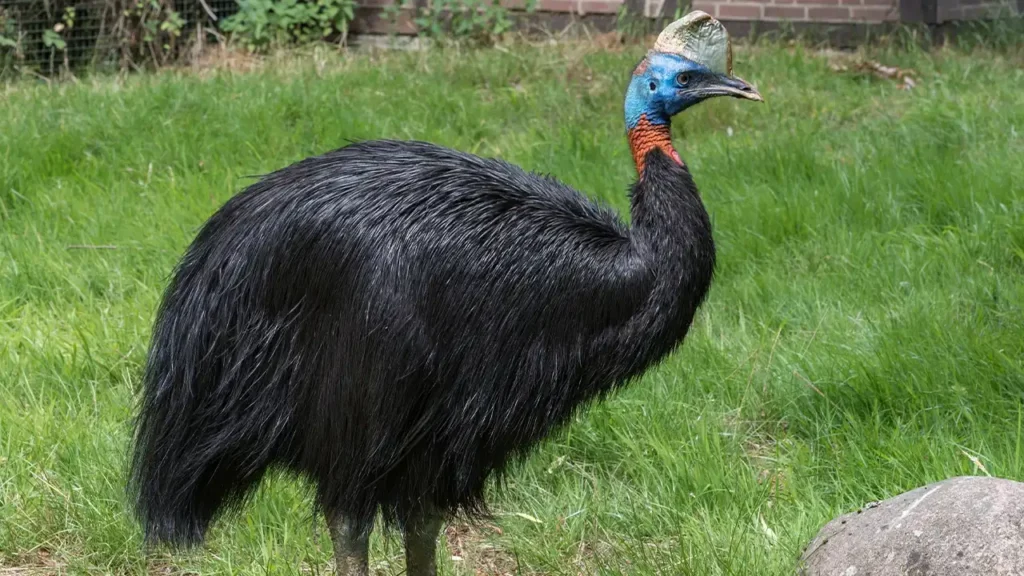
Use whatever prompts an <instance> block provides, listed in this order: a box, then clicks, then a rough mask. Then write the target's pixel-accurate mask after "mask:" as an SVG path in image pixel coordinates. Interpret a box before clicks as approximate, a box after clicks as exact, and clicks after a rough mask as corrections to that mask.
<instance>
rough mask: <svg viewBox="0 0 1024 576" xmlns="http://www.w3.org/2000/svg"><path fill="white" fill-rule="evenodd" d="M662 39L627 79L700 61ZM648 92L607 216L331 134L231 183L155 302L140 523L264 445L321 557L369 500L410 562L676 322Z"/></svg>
mask: <svg viewBox="0 0 1024 576" xmlns="http://www.w3.org/2000/svg"><path fill="white" fill-rule="evenodd" d="M688 18H690V17H689V16H688ZM684 20H686V19H684ZM712 22H713V23H714V24H717V22H714V21H713V20H712ZM719 26H720V25H719ZM659 41H660V40H659ZM656 48H657V47H656ZM666 52H667V53H669V55H671V53H670V52H669V51H666ZM663 56H665V54H661V53H652V54H651V55H649V56H648V58H647V59H645V61H644V63H642V64H641V67H638V71H639V72H640V73H639V74H638V73H636V72H635V73H634V80H633V84H637V83H639V84H640V87H641V88H643V89H646V86H647V78H648V75H655V76H656V77H657V78H658V79H659V80H661V78H662V77H663V76H664V75H665V74H669V75H670V76H672V77H675V75H677V74H678V73H679V70H680V69H681V70H683V71H684V73H687V74H692V75H694V76H696V77H698V78H699V74H706V75H708V77H709V78H711V79H715V78H717V76H715V73H714V71H713V70H711V71H708V70H707V69H706V67H704V66H703V65H702V64H700V63H699V62H696V61H693V60H689V59H686V58H682V57H678V59H679V61H680V63H678V64H677V66H679V67H681V68H673V67H672V66H671V65H670V64H666V63H664V62H657V61H656V60H658V58H661V57H663ZM665 67H667V68H668V71H667V72H666V71H664V70H662V68H665ZM698 67H702V68H703V71H702V70H701V69H698ZM641 68H643V70H641ZM718 76H721V78H724V79H726V80H730V81H732V82H740V83H741V82H742V81H740V80H738V79H733V78H732V77H731V76H727V75H722V74H719V75H718ZM638 78H639V80H637V79H638ZM721 78H719V83H722V82H725V80H722V79H721ZM653 83H654V81H651V84H653ZM707 85H708V86H712V87H714V85H713V84H712V83H711V81H710V80H709V81H708V82H707ZM744 86H746V85H744ZM736 89H737V90H738V88H736ZM631 91H632V84H631ZM652 91H653V90H652ZM743 91H745V92H746V93H747V94H748V96H743V97H748V98H751V99H759V96H758V97H757V98H754V97H753V96H750V95H749V94H754V95H756V91H753V90H752V89H750V88H749V86H746V87H745V88H743ZM710 95H717V94H715V93H709V94H708V95H704V96H703V98H707V97H709V96H710ZM729 95H736V94H732V93H730V94H729ZM703 98H696V99H695V100H694V102H690V103H684V105H683V107H686V106H688V105H691V104H692V103H695V102H696V101H699V100H700V99H703ZM666 106H667V105H666V104H665V103H661V102H655V103H651V104H649V105H641V106H640V108H641V111H642V113H641V115H640V116H639V117H638V118H635V120H636V121H635V122H634V123H632V125H630V126H629V128H630V140H631V142H632V143H633V150H634V156H635V157H636V158H637V164H638V170H640V172H641V178H640V179H639V180H638V182H637V183H636V184H635V185H634V187H633V190H632V226H630V227H627V226H626V225H624V224H623V223H622V222H621V221H620V220H619V219H618V217H617V216H616V215H615V214H614V213H613V212H611V211H608V210H604V209H601V208H598V207H596V206H595V205H593V204H592V203H591V202H589V201H588V200H587V199H586V198H585V197H584V196H583V195H581V194H580V193H578V192H576V191H575V190H573V189H571V188H569V187H567V186H565V185H563V184H560V183H558V182H557V181H555V180H552V179H549V178H544V177H540V176H537V175H533V174H530V173H527V172H524V171H522V170H520V169H519V168H516V167H515V166H511V165H509V164H507V163H504V162H502V161H499V160H489V159H482V158H479V157H476V156H472V155H468V154H462V153H459V152H455V151H452V150H448V149H445V148H441V147H438V146H434V145H431V144H426V143H416V142H394V141H374V142H365V143H358V144H353V145H350V146H347V147H345V148H342V149H340V150H336V151H334V152H331V153H328V154H326V155H323V156H320V157H315V158H310V159H307V160H304V161H301V162H299V163H297V164H294V165H292V166H290V167H288V168H285V169H283V170H280V171H278V172H275V173H273V174H270V175H269V176H267V177H265V178H264V179H262V180H261V181H260V182H258V183H256V184H254V185H252V186H250V187H249V188H248V189H246V190H245V191H243V192H242V193H240V194H239V195H238V196H236V197H235V198H233V199H231V200H230V201H229V202H228V203H227V204H226V205H225V206H224V207H223V208H221V209H220V210H219V211H218V212H217V213H216V214H215V215H214V216H213V217H212V218H211V219H210V220H209V221H208V222H207V223H206V225H205V226H204V227H203V229H202V230H201V232H200V233H199V235H198V237H197V238H196V239H195V241H194V242H193V244H192V245H191V247H190V248H189V250H188V252H187V253H186V255H185V256H184V258H183V260H182V261H181V263H180V264H179V266H178V269H177V270H176V272H175V275H174V278H173V280H172V282H171V284H170V286H169V288H168V290H167V292H166V295H165V297H164V301H163V304H162V306H161V308H160V310H159V313H158V319H157V322H156V326H155V330H154V335H153V341H152V344H151V350H150V355H149V360H148V364H147V366H146V373H145V390H144V396H143V401H142V406H141V413H140V419H139V427H138V433H137V439H136V445H135V452H134V459H133V476H132V479H133V483H132V486H133V489H134V493H135V498H136V503H137V509H138V514H139V516H140V518H141V520H142V522H143V525H144V527H145V531H146V536H147V540H148V541H151V542H162V541H169V542H173V543H183V544H194V543H197V542H200V541H201V540H202V538H203V536H204V533H205V531H206V529H207V527H208V526H209V524H210V522H211V521H212V520H213V519H214V517H215V516H216V515H217V513H218V512H219V511H220V510H221V509H222V508H223V507H225V506H226V505H230V504H233V503H238V502H240V501H241V500H242V499H243V498H244V496H245V495H246V494H247V493H249V491H250V489H251V488H253V487H254V486H255V484H256V483H257V482H258V481H259V480H260V478H261V476H262V475H263V473H264V471H265V470H266V469H267V468H268V467H271V466H280V467H284V468H287V469H290V470H292V471H294V472H296V473H299V474H301V475H303V476H305V477H307V478H309V479H310V480H312V481H313V482H314V483H315V485H316V487H317V497H318V505H319V507H320V508H321V509H322V510H323V512H324V513H325V514H326V515H327V517H328V520H329V524H330V526H331V530H332V538H333V539H334V542H335V550H336V555H337V559H338V566H339V571H342V572H345V573H351V574H364V573H365V572H366V542H367V536H368V534H369V532H370V530H371V529H372V526H373V522H374V519H375V517H376V515H377V514H378V512H380V513H382V515H383V518H384V520H385V522H386V523H387V524H388V525H391V526H394V527H397V528H400V529H401V530H403V531H404V532H405V534H406V546H407V558H408V566H409V572H410V574H432V573H433V572H434V570H435V568H434V561H433V556H434V541H435V540H436V537H437V534H438V530H439V527H440V522H441V521H442V520H444V519H445V518H449V517H450V516H451V515H453V514H456V513H459V512H464V513H469V514H476V513H481V512H484V511H485V506H484V503H483V501H482V493H483V489H484V485H485V482H486V480H487V479H488V477H489V476H491V475H492V474H493V473H495V472H500V471H501V470H502V469H503V467H504V466H505V465H506V464H507V463H508V462H509V460H510V458H513V457H515V456H517V455H520V454H522V453H524V452H525V451H526V450H528V449H529V448H531V447H532V446H534V445H535V444H536V443H537V442H538V441H539V440H541V439H542V438H544V437H545V435H547V434H549V433H550V432H551V431H552V429H553V428H555V427H557V426H559V425H561V424H563V423H565V422H566V421H567V420H568V419H569V418H570V417H571V415H572V414H573V412H574V411H575V410H576V409H578V408H579V407H581V406H582V405H584V404H585V403H586V402H588V401H590V400H592V399H595V398H598V397H600V396H601V395H602V394H605V393H607V392H609V391H611V390H613V389H614V388H615V387H617V386H619V385H621V384H624V383H626V382H628V381H629V380H630V379H631V378H633V377H635V376H637V375H639V374H641V373H642V372H643V371H644V370H645V369H646V368H647V367H649V366H650V365H651V364H653V363H655V362H657V361H658V360H659V359H661V358H662V357H664V356H665V355H666V354H667V353H669V352H670V351H672V350H673V349H674V348H675V347H676V346H677V345H678V343H679V342H680V341H682V339H683V338H684V336H685V335H686V332H687V329H688V327H689V325H690V323H691V321H692V319H693V316H694V313H695V311H696V309H697V307H698V306H699V305H700V303H701V302H702V300H703V299H704V297H705V294H706V293H707V290H708V286H709V283H710V281H711V277H712V271H713V267H714V261H715V250H714V244H713V241H712V236H711V229H710V224H709V221H708V216H707V213H706V212H705V210H704V208H703V205H702V203H701V200H700V198H699V196H698V193H697V189H696V187H695V185H694V182H693V180H692V178H691V177H690V174H689V172H688V170H687V169H686V167H685V166H684V165H682V164H681V162H679V161H678V156H677V155H676V154H675V152H674V150H672V149H671V142H670V141H669V142H668V144H667V147H666V144H665V140H666V139H667V137H668V136H667V135H668V123H667V116H668V115H670V114H671V113H672V111H671V109H668V110H667V111H666ZM634 107H635V106H634ZM677 111H678V110H677ZM629 115H630V100H629V98H627V122H630V120H629ZM661 120H664V122H661Z"/></svg>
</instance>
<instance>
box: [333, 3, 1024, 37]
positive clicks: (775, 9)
mask: <svg viewBox="0 0 1024 576" xmlns="http://www.w3.org/2000/svg"><path fill="white" fill-rule="evenodd" d="M358 1H359V5H360V8H359V10H358V11H357V17H356V21H355V22H353V27H352V29H353V31H355V32H360V33H370V34H382V33H398V34H413V33H415V26H413V23H412V18H413V16H414V9H405V10H402V11H401V12H400V15H399V18H398V21H397V25H396V23H395V22H394V21H393V20H391V19H390V18H387V17H384V16H383V14H382V8H383V7H384V6H389V5H391V4H392V3H393V2H395V0H358ZM416 1H417V5H422V4H423V3H424V2H425V1H426V0H416ZM502 4H503V5H504V6H506V7H507V8H510V9H512V10H522V9H523V8H524V7H525V6H526V0H502ZM680 4H681V5H683V6H684V7H685V6H687V5H689V7H690V8H692V9H697V10H703V11H705V12H707V13H709V14H711V15H712V16H715V17H716V18H719V19H720V20H722V21H724V22H726V23H729V22H747V23H754V22H771V23H778V22H795V23H803V24H815V23H823V24H879V23H885V22H899V21H904V22H925V23H928V24H941V23H943V22H948V21H953V20H971V19H978V18H993V17H1000V16H1003V15H1006V14H1010V13H1024V0H692V3H691V2H690V0H537V4H536V14H535V15H534V16H533V17H531V18H530V20H532V21H534V22H535V23H537V24H540V25H545V26H547V27H548V28H551V29H560V28H562V27H564V26H565V25H567V24H568V23H570V22H572V21H583V22H590V23H595V24H597V25H598V27H599V28H605V29H611V28H614V26H615V18H616V15H617V14H618V12H619V10H620V9H621V8H622V6H623V5H626V6H627V8H628V9H629V12H630V13H632V14H643V15H644V16H646V17H648V18H659V17H660V18H665V17H671V16H672V15H673V14H674V13H675V11H676V7H677V6H679V5H680Z"/></svg>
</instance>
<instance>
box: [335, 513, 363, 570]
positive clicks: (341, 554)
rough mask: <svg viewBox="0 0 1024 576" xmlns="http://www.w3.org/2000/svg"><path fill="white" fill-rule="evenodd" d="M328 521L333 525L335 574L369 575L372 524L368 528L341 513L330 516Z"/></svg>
mask: <svg viewBox="0 0 1024 576" xmlns="http://www.w3.org/2000/svg"><path fill="white" fill-rule="evenodd" d="M328 522H329V524H330V527H331V540H332V541H333V542H334V563H335V566H336V568H335V574H337V575H338V576H369V574H370V559H369V553H370V532H371V530H372V526H371V527H370V528H369V529H368V528H365V527H362V526H356V525H353V524H352V523H351V522H349V521H348V520H347V519H346V518H345V517H344V516H342V515H340V514H339V515H336V516H334V517H333V518H330V519H329V520H328Z"/></svg>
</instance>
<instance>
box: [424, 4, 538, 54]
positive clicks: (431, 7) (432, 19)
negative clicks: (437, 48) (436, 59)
mask: <svg viewBox="0 0 1024 576" xmlns="http://www.w3.org/2000/svg"><path fill="white" fill-rule="evenodd" d="M536 6H537V2H536V0H529V1H528V2H527V3H526V11H527V12H533V11H534V10H535V9H536ZM413 23H414V24H415V25H416V28H417V30H418V31H419V33H420V34H421V35H423V36H425V37H427V38H431V39H434V40H440V39H452V40H455V41H469V42H471V43H476V44H491V43H493V42H494V41H495V40H497V39H498V38H499V37H501V35H502V34H504V33H505V32H508V31H509V30H510V29H511V28H512V26H513V24H514V21H513V19H512V16H511V15H510V13H509V11H508V9H507V8H505V7H504V6H502V5H501V1H500V0H428V2H427V5H426V6H423V7H421V8H420V9H419V11H418V13H417V14H416V17H415V18H414V19H413Z"/></svg>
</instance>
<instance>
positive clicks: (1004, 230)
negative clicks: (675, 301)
mask: <svg viewBox="0 0 1024 576" xmlns="http://www.w3.org/2000/svg"><path fill="white" fill-rule="evenodd" d="M643 51H644V47H643V46H639V45H636V46H632V47H627V48H626V49H624V50H616V51H612V52H608V51H601V50H598V49H596V48H590V49H588V48H586V47H581V46H562V47H547V48H543V49H542V48H530V47H521V48H512V49H508V50H489V51H479V52H467V51H463V52H455V51H452V50H448V51H443V52H438V51H435V52H430V53H413V54H409V53H404V54H391V55H388V56H376V57H371V56H366V55H361V56H350V57H347V58H342V57H340V56H337V55H331V54H329V53H327V52H324V53H312V52H311V53H310V54H308V55H307V56H306V57H303V58H294V57H282V58H276V59H270V60H268V61H267V62H266V63H265V64H264V65H263V66H261V67H258V69H256V70H253V71H248V72H244V73H242V72H237V71H227V70H224V69H220V70H213V69H207V70H205V71H203V72H201V73H199V72H162V73H158V74H146V75H134V76H130V77H128V78H124V79H116V78H97V79H86V80H83V81H81V82H79V83H65V84H61V85H58V86H54V87H46V86H40V85H33V84H30V83H28V82H22V83H18V84H15V85H12V86H8V87H0V398H2V400H0V574H19V575H20V574H50V573H57V572H58V571H62V573H71V574H109V573H112V574H144V573H147V572H153V573H158V572H159V573H161V574H165V573H177V572H178V571H181V572H190V573H202V574H271V573H273V574H290V573H295V572H296V571H297V570H298V567H299V566H300V565H301V566H302V567H303V569H304V570H307V571H310V572H313V573H326V572H329V571H330V559H331V554H330V543H329V539H328V538H327V533H326V529H325V527H324V524H323V522H322V520H320V519H314V518H313V517H312V516H311V514H310V503H311V500H310V498H309V495H308V487H307V486H303V485H302V484H300V483H299V482H297V481H295V480H293V479H290V478H287V477H283V476H278V477H274V478H270V479H269V480H268V482H266V483H265V484H264V486H263V488H262V489H261V490H260V491H259V493H258V494H256V496H255V498H254V501H253V503H252V504H251V505H250V506H249V507H247V508H246V509H245V510H244V511H243V512H242V513H241V514H236V515H233V516H229V517H227V518H225V519H223V521H221V522H219V523H218V524H216V526H215V528H214V530H213V532H212V534H211V538H210V540H209V542H208V543H207V545H206V546H205V547H204V548H202V549H200V550H197V551H194V552H190V553H180V554H171V553H168V552H166V551H161V552H159V553H157V554H155V555H154V556H152V557H150V559H148V560H147V559H146V558H145V557H144V556H143V554H142V551H141V539H140V530H139V528H138V526H137V525H136V524H135V522H134V521H133V520H132V518H131V516H130V515H129V513H128V511H127V507H126V504H125V497H124V490H123V484H124V467H125V461H126V455H127V451H128V440H129V435H130V418H131V416H132V407H133V400H134V395H135V393H136V392H137V390H138V387H139V374H140V368H141V366H142V363H143V361H144V357H145V349H146V345H147V342H148V340H149V332H150V325H151V322H152V320H153V315H154V311H155V308H156V305H157V302H158V298H159V296H160V293H161V290H162V288H163V286H164V284H165V282H166V280H167V278H168V275H169V274H170V271H171V269H172V266H173V265H174V263H175V262H176V260H177V258H178V257H179V255H180V254H181V253H182V251H183V250H184V249H185V247H186V245H187V244H188V242H189V241H190V240H191V238H192V236H193V234H194V233H195V231H196V229H197V227H198V226H199V225H200V224H201V223H202V222H203V221H204V220H205V219H206V218H207V217H208V216H209V215H210V214H212V213H213V211H214V210H215V209H216V208H217V207H218V206H219V205H220V204H222V203H223V202H224V201H225V200H227V199H228V198H229V197H230V196H231V195H232V194H233V193H235V192H236V191H238V190H239V189H241V188H242V187H243V186H245V185H246V184H247V183H249V182H251V181H252V180H251V179H250V176H251V175H255V174H260V173H265V172H268V171H271V170H274V169H277V168H280V167H283V166H285V165H287V164H289V163H291V162H294V161H297V160H299V159H301V158H303V157H306V156H309V155H313V154H318V153H322V152H325V151H327V150H330V149H333V148H336V147H339V146H342V145H344V144H345V143H346V140H347V139H360V138H376V137H392V138H415V139H422V140H429V141H432V142H436V143H439V144H444V145H448V146H452V147H455V148H459V149H463V150H467V151H472V152H476V153H479V154H483V155H496V156H501V157H503V158H505V159H508V160H510V161H512V162H515V163H518V164H520V165H522V166H524V167H526V168H528V169H531V170H535V171H539V172H548V173H551V174H554V175H557V176H558V177H559V178H561V179H563V180H564V181H566V182H568V183H570V184H572V185H574V186H576V187H578V188H580V189H582V190H585V191H588V193H589V194H591V195H592V196H593V197H595V198H598V199H600V200H602V201H605V202H608V203H610V204H612V205H614V206H615V207H617V208H618V209H621V210H623V211H625V210H626V209H627V206H628V203H627V199H626V190H627V186H628V185H629V183H630V182H631V180H632V178H633V176H634V173H633V167H632V165H631V160H630V154H629V150H628V149H627V146H626V142H625V139H624V135H623V120H622V96H623V92H624V89H625V83H626V81H627V78H628V74H629V72H630V70H631V69H632V66H633V65H634V64H635V63H636V61H637V60H638V59H639V57H640V55H641V54H642V53H643ZM874 56H875V57H877V58H878V59H880V60H882V61H883V63H885V64H891V65H898V66H903V67H910V68H913V69H915V70H916V71H917V77H916V78H915V79H916V80H917V81H918V84H917V87H916V88H914V89H913V90H909V91H907V90H900V89H899V88H898V85H897V84H895V83H893V82H890V81H888V80H879V79H874V78H871V77H865V76H857V75H853V74H849V73H838V72H835V71H833V70H832V69H830V66H829V63H830V62H829V59H830V58H836V56H827V55H820V54H815V53H812V52H810V51H808V50H804V49H801V48H785V47H771V46H762V47H754V48H748V49H745V50H741V51H739V52H738V53H737V57H736V70H737V73H738V74H739V75H740V76H743V77H744V78H746V79H748V80H751V81H753V82H754V83H756V84H757V85H758V87H759V88H760V89H761V92H762V93H763V94H764V95H765V97H766V99H767V101H768V103H767V104H766V105H754V104H749V103H745V102H739V101H733V100H728V101H726V100H722V101H715V102H710V103H706V104H703V105H701V106H699V107H698V108H696V109H693V110H691V111H689V112H686V113H684V114H683V115H682V116H680V117H679V118H678V119H677V121H676V123H675V125H674V130H675V138H676V142H677V147H678V149H679V151H680V153H681V155H682V157H683V158H684V159H685V160H686V161H687V162H688V163H689V165H690V167H691V170H692V171H693V173H694V175H695V178H696V180H697V182H698V184H699V185H700V186H701V189H702V194H703V197H704V199H705V202H706V204H707V206H708V210H709V212H710V213H711V215H712V218H713V221H714V226H715V236H716V240H717V242H718V246H719V262H720V264H719V267H718V273H717V277H716V282H715V284H714V286H713V287H712V290H711V294H710V299H709V301H708V303H707V304H706V305H705V306H704V308H703V309H702V311H701V313H699V315H698V319H697V321H696V323H695V326H694V328H693V330H692V332H691V335H690V337H689V338H688V340H687V342H686V344H685V345H684V346H683V347H682V348H681V349H680V350H679V351H678V352H677V353H676V354H674V355H673V356H672V357H670V359H669V360H667V361H666V362H665V363H664V364H662V365H661V366H659V367H658V368H656V369H654V370H652V371H651V372H649V373H648V374H647V375H646V376H645V377H644V378H643V379H642V380H640V381H638V382H636V383H635V384H634V385H633V386H631V387H630V388H628V389H626V390H625V391H623V392H622V393H621V394H618V395H617V396H615V397H614V398H613V399H611V400H609V401H607V402H605V403H602V404H600V405H597V406H594V407H593V408H592V409H591V410H589V411H587V412H585V413H583V414H581V415H580V416H579V417H578V418H577V419H576V420H575V421H574V422H573V424H572V425H571V426H569V427H568V428H567V429H566V430H564V431H563V432H562V433H560V434H559V435H557V436H556V437H554V438H552V439H551V440H550V441H549V442H547V443H546V444H544V445H543V446H542V447H541V448H540V449H539V450H538V451H537V452H536V453H534V455H533V456H532V457H531V458H530V459H529V460H528V461H526V462H524V463H523V464H522V465H519V466H517V467H516V468H515V469H514V470H513V472H512V474H511V475H510V476H509V478H508V484H507V486H506V487H505V488H504V489H503V490H498V489H495V490H494V491H493V502H494V508H495V510H496V512H497V516H496V519H495V523H494V524H493V525H491V524H485V525H482V526H476V527H467V526H464V525H456V526H454V527H452V528H450V529H449V530H448V539H447V541H448V544H447V548H446V549H445V551H444V552H443V556H444V562H443V570H444V572H445V573H447V574H477V573H480V574H490V573H507V572H513V573H515V572H516V571H517V570H518V571H519V573H523V574H538V573H543V574H595V573H600V574H618V573H624V574H625V573H628V574H695V575H715V574H741V575H747V574H756V575H772V574H779V575H782V574H792V569H793V565H794V562H795V560H796V558H797V557H798V555H799V553H800V550H801V547H802V546H803V545H804V544H805V543H806V542H807V541H808V540H809V539H810V538H811V537H812V536H813V535H814V533H815V532H816V531H817V529H818V528H819V527H820V526H821V525H822V524H823V523H824V522H825V521H827V520H828V519H830V518H831V517H832V516H834V515H836V514H839V513H842V512H845V511H849V510H851V509H854V508H856V507H858V506H860V505H861V504H863V503H864V502H867V501H871V500H877V499H882V498H885V497H888V496H892V495H895V494H897V493H899V492H902V491H905V490H908V489H910V488H913V487H916V486H919V485H921V484H924V483H927V482H932V481H936V480H940V479H943V478H947V477H950V476H955V475H963V474H985V473H986V471H987V473H991V474H992V475H995V476H1001V477H1005V478H1014V479H1018V480H1024V92H1022V91H1021V86H1024V71H1022V70H1024V65H1022V63H1024V59H1022V57H1021V55H1020V54H1019V53H1016V54H1015V53H1011V54H1006V53H989V52H974V53H958V52H951V51H950V52H947V51H941V52H936V53H933V54H926V53H920V52H899V51H886V52H881V53H879V54H875V55H874ZM975 459H976V460H975ZM975 461H976V462H978V463H980V467H979V466H978V465H976V464H975V463H974V462H975ZM452 556H458V558H459V559H457V560H454V559H451V558H452ZM372 562H373V564H374V565H375V566H376V567H377V569H378V570H379V573H381V574H398V573H401V571H402V570H403V566H402V561H401V554H400V546H399V544H398V543H397V542H395V541H392V540H387V539H382V538H380V537H375V539H374V541H373V551H372Z"/></svg>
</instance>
